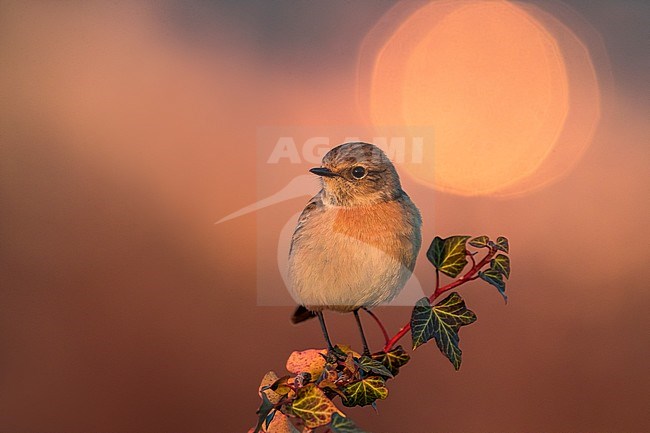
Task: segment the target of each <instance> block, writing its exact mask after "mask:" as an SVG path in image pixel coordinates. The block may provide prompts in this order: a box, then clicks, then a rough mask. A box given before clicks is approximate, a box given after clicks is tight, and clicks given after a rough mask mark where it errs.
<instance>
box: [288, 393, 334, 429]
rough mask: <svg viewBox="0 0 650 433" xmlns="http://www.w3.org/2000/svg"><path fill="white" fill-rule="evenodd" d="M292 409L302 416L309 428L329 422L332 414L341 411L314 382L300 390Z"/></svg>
mask: <svg viewBox="0 0 650 433" xmlns="http://www.w3.org/2000/svg"><path fill="white" fill-rule="evenodd" d="M290 410H291V412H292V413H294V414H295V415H296V416H298V417H300V418H302V419H303V421H305V425H306V426H307V427H309V428H316V427H319V426H322V425H325V424H329V422H330V421H331V418H332V414H333V413H337V412H339V410H338V409H337V408H336V406H334V403H332V400H330V399H329V398H327V396H326V395H325V393H324V392H323V391H322V390H321V389H319V388H318V387H317V386H316V385H315V384H313V383H310V384H309V385H307V386H304V387H302V388H300V390H298V394H297V395H296V399H295V400H294V401H293V403H292V404H291V406H290Z"/></svg>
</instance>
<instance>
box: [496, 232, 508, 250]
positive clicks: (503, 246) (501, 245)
mask: <svg viewBox="0 0 650 433" xmlns="http://www.w3.org/2000/svg"><path fill="white" fill-rule="evenodd" d="M496 248H497V250H501V251H503V252H504V253H508V251H509V250H510V245H509V244H508V239H507V238H504V237H503V236H499V237H498V238H497V243H496Z"/></svg>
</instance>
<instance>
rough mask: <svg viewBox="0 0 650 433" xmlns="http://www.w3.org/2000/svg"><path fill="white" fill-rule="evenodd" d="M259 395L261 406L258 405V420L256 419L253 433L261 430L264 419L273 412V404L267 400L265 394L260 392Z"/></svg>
mask: <svg viewBox="0 0 650 433" xmlns="http://www.w3.org/2000/svg"><path fill="white" fill-rule="evenodd" d="M261 394H262V404H261V405H260V408H259V409H258V410H257V415H258V419H257V425H256V426H255V430H254V431H253V432H254V433H258V432H259V431H260V430H261V429H262V424H264V422H265V421H266V418H267V417H268V416H269V414H270V413H271V411H272V410H273V403H271V401H270V400H269V398H268V397H267V396H266V392H262V393H261ZM269 422H270V421H269ZM267 425H268V424H267Z"/></svg>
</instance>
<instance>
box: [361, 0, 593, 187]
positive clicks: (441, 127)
mask: <svg viewBox="0 0 650 433" xmlns="http://www.w3.org/2000/svg"><path fill="white" fill-rule="evenodd" d="M409 8H410V9H409ZM412 8H413V6H412V4H410V5H406V6H405V5H404V4H400V5H398V7H396V8H394V9H393V10H392V11H391V12H389V14H388V15H387V17H385V18H384V19H383V20H382V21H380V23H378V25H377V26H376V27H375V28H374V29H373V30H372V31H371V32H370V33H369V34H368V36H367V37H366V40H365V41H364V44H363V46H362V51H361V54H360V68H359V82H360V86H359V89H360V93H359V97H360V98H359V101H360V103H361V107H362V109H363V110H364V111H365V112H366V114H367V115H368V118H369V121H370V122H371V123H372V124H373V125H374V126H375V127H376V129H377V130H379V131H381V132H382V133H383V134H384V135H386V134H387V133H388V132H387V129H390V128H392V131H391V132H390V133H391V134H393V135H395V126H396V125H401V127H402V128H403V132H404V133H405V134H407V135H408V134H410V135H421V134H422V131H423V130H426V129H423V127H429V129H428V131H431V132H430V133H429V135H428V136H426V137H424V138H425V139H424V145H425V152H424V153H423V160H422V161H417V162H413V161H411V162H409V161H406V162H405V163H404V164H402V165H403V167H402V168H403V169H404V170H405V171H406V172H408V173H409V174H410V175H411V176H412V177H413V178H414V179H416V180H417V181H419V182H422V183H425V184H427V185H430V186H433V187H435V188H436V189H439V190H442V191H446V192H451V193H456V194H460V195H497V196H507V195H518V194H522V193H526V192H529V191H532V190H535V189H538V188H540V187H542V186H544V185H547V184H548V183H550V182H551V181H553V180H555V179H557V178H559V177H561V176H562V175H563V174H565V173H567V172H568V171H569V170H570V168H571V167H572V166H573V165H575V163H576V162H577V161H578V160H579V159H580V156H581V155H582V154H583V153H584V150H585V149H586V148H587V146H588V145H589V143H590V141H591V137H592V134H593V130H594V128H595V125H596V123H597V120H598V117H599V113H600V110H599V104H600V98H599V88H598V82H597V79H596V74H595V71H594V67H593V64H592V62H591V59H590V56H589V52H588V50H587V49H586V47H585V45H584V44H583V43H582V41H580V40H579V39H578V38H577V36H575V34H574V33H573V32H571V31H570V29H569V28H568V27H567V26H566V25H564V24H563V23H561V22H560V21H559V20H557V19H555V18H554V17H553V15H552V14H550V13H547V12H544V11H541V10H539V9H537V8H534V7H531V6H527V5H523V4H515V3H512V2H506V1H435V2H431V3H428V4H427V5H425V6H423V7H420V8H418V9H415V10H413V9H412ZM391 23H392V28H391Z"/></svg>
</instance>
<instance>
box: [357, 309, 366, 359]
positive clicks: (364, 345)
mask: <svg viewBox="0 0 650 433" xmlns="http://www.w3.org/2000/svg"><path fill="white" fill-rule="evenodd" d="M353 313H354V318H355V319H357V325H358V326H359V332H360V333H361V341H362V342H363V354H364V355H366V356H370V350H368V342H367V341H366V336H365V334H364V333H363V326H361V319H360V318H359V309H358V308H357V309H356V310H354V311H353Z"/></svg>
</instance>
